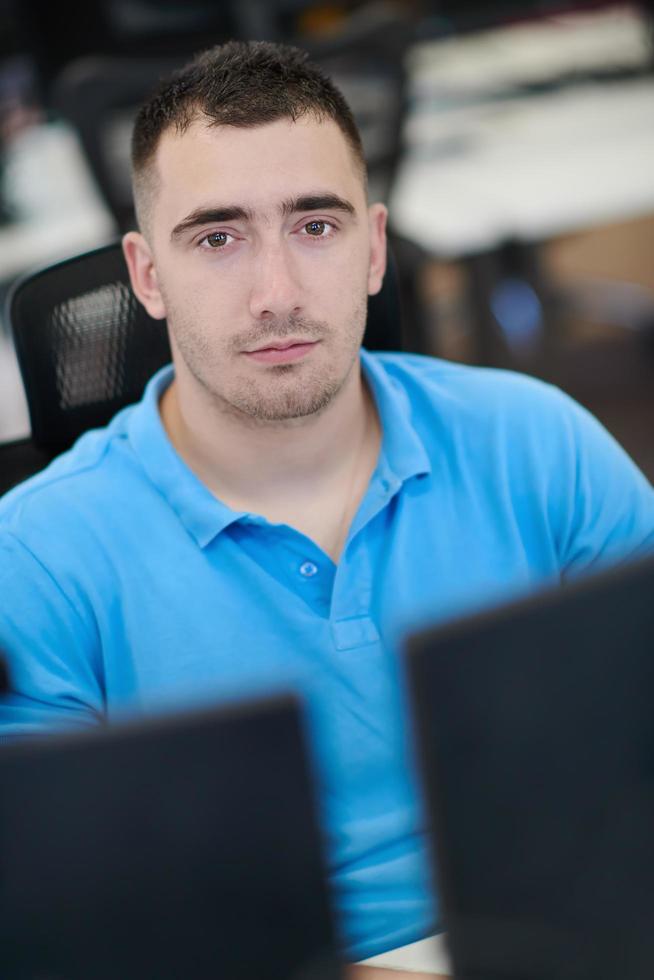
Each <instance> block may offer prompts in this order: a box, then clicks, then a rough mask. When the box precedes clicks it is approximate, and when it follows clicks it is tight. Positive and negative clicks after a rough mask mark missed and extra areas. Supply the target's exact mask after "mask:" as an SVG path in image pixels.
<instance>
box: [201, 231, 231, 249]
mask: <svg viewBox="0 0 654 980" xmlns="http://www.w3.org/2000/svg"><path fill="white" fill-rule="evenodd" d="M229 238H230V236H229V235H228V234H227V232H226V231H212V232H211V234H210V235H205V237H204V238H203V239H202V241H203V242H206V243H207V245H208V246H209V247H210V248H223V247H224V246H225V245H226V244H227V241H228V239H229Z"/></svg>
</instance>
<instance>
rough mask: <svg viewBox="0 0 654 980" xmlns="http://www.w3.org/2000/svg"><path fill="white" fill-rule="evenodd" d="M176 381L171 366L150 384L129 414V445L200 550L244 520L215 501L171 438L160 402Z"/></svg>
mask: <svg viewBox="0 0 654 980" xmlns="http://www.w3.org/2000/svg"><path fill="white" fill-rule="evenodd" d="M173 377H174V371H173V367H172V365H170V364H169V365H168V366H167V367H164V368H161V370H160V371H157V373H156V374H155V375H154V377H152V378H151V379H150V381H149V382H148V384H147V386H146V389H145V392H144V395H143V399H142V400H141V402H140V404H139V405H137V406H136V407H135V408H134V411H133V412H132V413H131V414H130V417H129V421H128V423H127V430H128V435H129V439H130V442H131V444H132V446H133V448H134V450H135V451H136V453H137V455H138V457H139V459H140V461H141V463H142V465H143V467H144V469H145V471H146V473H147V474H148V476H149V478H150V479H151V480H152V482H153V483H154V485H155V486H156V487H157V488H158V489H159V490H160V491H161V493H162V494H163V496H164V497H165V498H166V500H167V501H168V503H169V504H170V506H171V507H172V508H173V510H174V511H175V513H176V514H177V516H178V517H179V519H180V521H181V522H182V524H183V525H184V526H185V527H186V529H187V531H188V532H189V534H191V535H192V536H193V537H194V538H195V540H196V541H197V543H198V544H199V546H200V547H201V548H204V547H206V545H208V544H209V542H210V541H212V540H213V538H215V537H216V535H217V534H220V532H221V531H223V530H224V529H225V528H226V527H228V526H229V525H230V524H233V523H234V522H235V521H237V520H239V519H240V518H242V517H243V516H244V515H243V513H242V512H239V511H235V510H232V509H231V508H230V507H227V506H226V505H225V504H223V503H221V502H220V500H217V499H216V497H214V495H213V494H212V493H211V492H210V491H209V490H208V489H207V487H205V485H204V484H203V483H202V482H201V481H200V480H199V479H198V478H197V476H196V475H195V473H193V471H192V470H191V469H190V468H189V467H188V466H187V465H186V463H185V462H184V460H183V459H182V458H181V456H180V455H179V454H178V452H177V450H176V449H175V447H174V446H173V444H172V443H171V441H170V439H169V438H168V434H167V433H166V430H165V429H164V426H163V422H162V421H161V416H160V414H159V399H160V398H161V396H162V395H163V393H164V391H165V390H166V388H167V387H168V385H169V384H170V383H171V381H172V380H173Z"/></svg>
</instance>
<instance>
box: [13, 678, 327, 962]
mask: <svg viewBox="0 0 654 980" xmlns="http://www.w3.org/2000/svg"><path fill="white" fill-rule="evenodd" d="M339 975H340V967H339V964H338V962H337V957H336V953H335V945H334V932H333V928H332V921H331V915H330V909H329V904H328V895H327V889H326V876H325V869H324V865H323V859H322V848H321V839H320V834H319V831H318V827H317V820H316V812H315V807H314V801H313V792H312V780H311V773H310V766H309V764H308V761H307V753H306V751H305V746H304V739H303V737H302V719H301V714H300V709H299V707H298V704H297V703H296V702H295V700H293V698H291V697H285V696H283V697H281V696H280V697H275V698H272V699H265V700H258V701H253V702H248V703H247V704H245V703H244V704H239V705H233V706H231V707H223V708H215V709H207V710H203V711H199V712H197V713H192V714H186V715H179V716H175V717H172V716H171V717H168V718H165V719H164V718H162V719H158V720H150V721H142V722H135V723H128V724H120V725H115V726H113V727H107V728H106V729H104V730H102V731H98V732H93V733H90V734H85V735H66V736H63V735H61V736H56V737H50V738H48V739H42V738H40V739H38V740H37V741H36V742H31V743H27V744H13V745H7V746H4V747H3V748H2V749H1V750H0V976H1V977H2V980H46V978H47V980H145V978H148V980H150V978H152V980H155V978H156V980H189V978H198V980H199V978H202V980H209V978H212V980H214V978H216V980H219V978H224V980H282V978H283V980H289V978H297V980H324V978H334V977H338V976H339Z"/></svg>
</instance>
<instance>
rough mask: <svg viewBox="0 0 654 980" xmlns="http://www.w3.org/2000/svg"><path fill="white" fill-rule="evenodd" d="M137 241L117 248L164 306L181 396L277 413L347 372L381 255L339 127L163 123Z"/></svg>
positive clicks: (372, 212)
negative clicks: (144, 231) (147, 211)
mask: <svg viewBox="0 0 654 980" xmlns="http://www.w3.org/2000/svg"><path fill="white" fill-rule="evenodd" d="M155 167H156V174H157V187H156V190H155V193H154V204H153V208H152V214H151V221H150V227H149V229H148V241H147V242H146V240H145V239H144V238H143V237H142V236H140V235H138V234H136V233H132V234H130V235H128V236H126V239H125V252H126V256H127V260H128V264H129V266H130V272H131V274H132V281H133V283H134V287H135V291H136V293H137V295H138V296H139V298H140V299H141V301H142V302H143V303H144V304H145V306H146V308H147V309H148V310H149V312H150V313H151V314H152V315H153V316H155V317H164V316H165V317H167V319H168V326H169V330H170V333H171V342H172V346H173V355H174V359H175V365H176V376H177V381H178V389H179V397H180V398H181V399H183V397H184V391H185V390H186V389H188V386H189V385H191V386H194V387H195V388H196V389H198V386H199V389H202V391H203V392H205V393H208V395H209V396H210V398H211V400H212V402H213V403H215V404H217V405H218V406H219V407H222V408H228V409H231V410H232V411H233V410H236V412H237V413H241V414H244V415H245V416H248V417H249V418H251V419H255V418H256V419H264V420H270V421H279V420H283V419H290V418H298V417H303V416H307V415H311V414H313V413H315V412H318V411H320V410H321V409H322V408H324V407H325V406H326V405H327V404H329V402H330V401H331V399H332V398H333V397H334V396H335V395H336V394H337V393H338V392H339V391H340V390H341V389H342V388H343V386H344V385H345V384H346V382H347V381H348V379H349V378H351V377H352V368H353V365H354V364H355V363H356V360H357V354H358V349H359V345H360V343H361V338H362V335H363V331H364V327H365V320H366V309H367V296H368V293H374V292H377V291H378V290H379V288H380V286H381V279H382V276H383V272H384V266H385V217H386V212H385V209H384V207H383V206H382V205H379V204H378V205H373V206H372V207H371V208H368V206H367V202H366V198H365V189H364V185H363V180H362V177H361V173H360V171H359V169H358V166H357V163H356V161H355V159H354V156H353V154H352V151H351V149H350V147H349V146H348V144H347V142H346V140H345V138H344V136H343V134H342V133H341V131H340V129H339V128H338V126H337V125H336V124H335V123H333V122H332V121H331V120H330V121H325V122H318V121H317V120H316V119H315V118H313V117H311V116H305V117H302V118H300V119H299V120H298V121H297V122H293V121H292V120H289V119H283V120H279V121H277V122H273V123H269V124H266V125H264V126H258V127H254V128H250V129H238V128H235V127H231V126H230V127H227V126H220V127H207V126H205V125H204V124H203V123H201V122H199V121H198V122H194V123H193V124H192V125H191V126H190V127H189V129H188V130H186V132H184V133H182V134H178V133H177V132H175V131H173V130H171V131H167V132H166V133H164V135H163V137H162V139H161V142H160V145H159V148H158V151H157V156H156V160H155Z"/></svg>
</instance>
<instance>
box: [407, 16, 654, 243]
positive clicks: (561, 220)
mask: <svg viewBox="0 0 654 980" xmlns="http://www.w3.org/2000/svg"><path fill="white" fill-rule="evenodd" d="M646 58H647V40H646V34H645V28H644V24H643V22H642V21H641V19H640V17H639V16H638V15H637V14H636V13H634V12H633V11H632V12H629V11H628V10H623V11H619V10H618V11H616V10H613V11H609V12H608V13H607V14H596V15H593V16H590V15H583V16H576V17H575V16H569V17H559V18H552V19H549V20H546V21H544V22H541V23H538V24H534V25H527V26H518V27H511V28H504V29H502V30H494V31H486V32H483V33H480V34H476V35H474V36H472V37H470V38H457V39H452V40H446V41H436V42H429V43H425V44H423V45H420V46H418V47H417V48H416V49H415V51H414V53H413V55H412V57H411V59H410V74H411V79H412V80H411V92H412V106H413V108H412V111H411V113H410V116H409V119H408V123H407V127H406V134H405V135H406V157H405V159H404V162H403V164H402V165H401V167H400V170H399V173H398V177H397V182H396V185H395V187H394V191H393V194H392V198H391V201H390V210H391V215H392V218H393V221H394V225H395V227H396V229H397V230H398V231H399V232H400V233H402V234H404V235H406V236H407V237H410V238H413V239H415V240H416V241H418V242H419V243H420V244H421V245H423V246H424V247H425V248H426V249H427V250H428V251H430V252H433V253H434V254H436V255H439V256H444V257H459V256H463V255H467V254H470V253H474V252H480V251H486V250H489V249H491V248H494V247H496V246H497V245H498V244H499V243H501V242H502V241H505V240H506V239H508V238H518V239H523V240H525V241H531V242H534V241H542V240H543V239H547V238H551V237H553V236H555V235H559V234H562V233H564V232H568V231H571V230H574V229H579V228H585V227H589V226H593V225H596V224H600V223H606V222H609V221H611V220H617V219H621V218H628V217H632V216H634V215H638V214H643V213H649V212H652V211H654V180H653V179H652V174H653V173H654V79H653V78H651V77H634V78H626V79H621V80H619V81H610V82H592V81H589V82H586V83H579V84H575V85H571V86H566V87H564V88H561V89H553V90H550V91H546V90H545V91H539V92H537V93H535V94H521V93H520V86H521V85H522V86H525V85H528V84H533V83H534V82H539V83H540V84H547V83H548V82H556V80H557V79H558V78H559V77H561V76H565V75H569V74H572V73H574V72H580V71H581V72H583V71H593V70H595V71H601V70H606V69H608V68H610V67H611V66H613V67H621V68H626V69H629V68H632V69H633V68H638V66H640V65H643V64H644V62H645V60H646ZM523 92H524V89H523Z"/></svg>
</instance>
